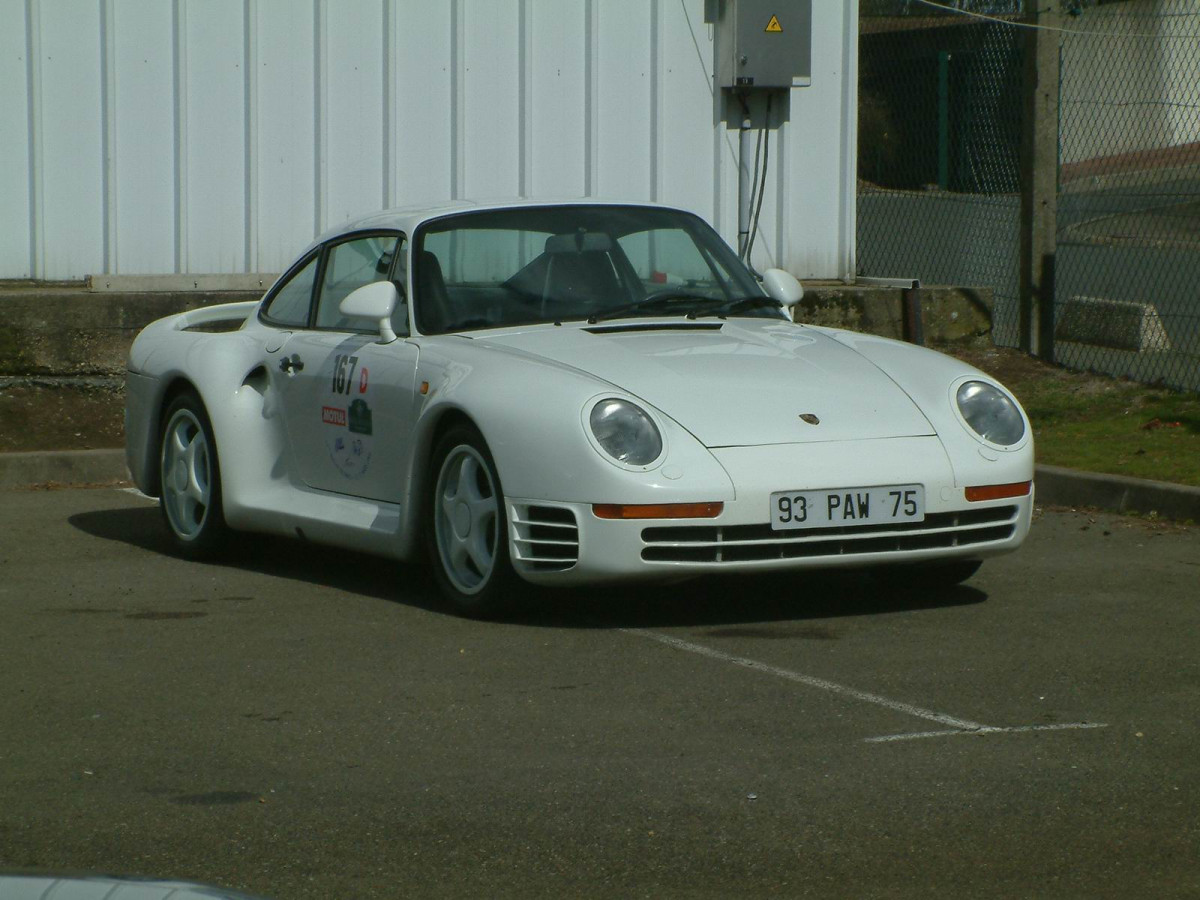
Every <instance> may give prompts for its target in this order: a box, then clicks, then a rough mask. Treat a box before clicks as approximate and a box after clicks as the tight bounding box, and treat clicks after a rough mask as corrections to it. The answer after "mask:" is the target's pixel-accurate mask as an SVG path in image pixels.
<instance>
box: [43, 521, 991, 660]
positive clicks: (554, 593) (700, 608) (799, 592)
mask: <svg viewBox="0 0 1200 900" xmlns="http://www.w3.org/2000/svg"><path fill="white" fill-rule="evenodd" d="M67 521H68V522H69V523H70V524H71V525H72V526H73V527H75V528H77V529H79V530H80V531H82V532H84V533H85V534H89V535H91V536H93V537H97V538H101V539H104V540H111V541H118V542H120V543H124V544H128V545H130V546H133V547H137V548H138V549H141V550H145V551H147V552H149V553H153V554H156V555H161V556H166V557H170V558H172V559H177V560H178V559H180V557H179V556H178V555H177V554H176V553H175V552H174V547H173V545H172V543H171V540H170V538H169V537H168V535H167V533H166V530H165V528H164V527H163V524H162V520H161V517H160V515H159V512H158V509H157V508H155V507H153V506H145V507H127V508H120V509H107V510H96V511H93V512H86V513H78V514H76V515H73V516H71V517H69V518H68V520H67ZM180 561H181V562H184V563H185V564H187V565H205V566H215V567H219V568H228V569H236V570H240V571H245V572H255V573H258V574H263V575H271V576H275V577H279V578H286V579H290V580H294V581H300V582H305V583H308V584H319V585H322V586H325V587H330V588H334V589H336V590H340V591H345V592H347V593H352V594H358V595H361V596H366V597H373V598H376V599H379V600H386V601H389V602H395V603H403V604H405V605H407V606H412V607H415V608H418V609H422V610H425V611H428V612H432V613H437V614H439V615H451V613H450V612H448V610H447V608H446V607H445V605H444V604H443V603H442V602H441V599H440V598H439V597H438V595H437V589H436V587H435V585H434V582H433V578H432V577H431V576H430V574H429V571H428V569H427V568H426V567H424V566H417V565H405V564H402V563H397V562H395V561H393V560H388V559H383V558H380V557H376V556H370V555H367V554H364V553H353V552H350V551H346V550H341V549H336V548H331V547H324V546H317V545H313V544H306V543H302V542H299V541H296V540H292V539H288V538H282V537H273V536H269V535H258V534H238V535H237V538H236V540H235V541H234V543H233V546H232V547H231V548H230V549H229V551H228V552H227V553H226V554H225V555H223V556H221V557H220V558H219V559H215V560H213V561H205V562H191V561H186V560H180ZM516 591H517V592H518V601H519V602H518V603H517V604H516V605H515V608H514V609H513V610H512V611H511V612H509V613H508V614H507V615H505V616H504V617H503V619H502V621H503V622H504V623H506V624H507V625H509V626H518V627H531V628H580V629H604V628H670V627H685V626H692V627H697V626H700V627H704V626H707V627H727V628H732V627H735V626H747V625H750V624H763V623H771V622H799V623H805V622H807V623H812V622H813V621H814V620H820V619H834V618H844V617H849V616H869V615H880V614H883V613H896V612H911V611H916V610H931V609H942V608H947V607H956V606H967V605H972V604H976V603H982V602H983V601H985V600H986V599H987V594H986V593H984V592H983V591H981V590H978V589H977V588H975V587H972V586H971V585H969V584H967V585H959V586H957V587H952V588H943V589H930V588H920V589H917V588H913V587H910V586H907V585H905V584H902V583H887V582H885V581H883V580H881V579H878V578H875V577H873V576H871V575H870V574H869V573H867V572H865V571H857V570H847V571H808V572H790V573H786V574H764V575H730V574H717V575H714V576H711V577H701V578H692V579H689V580H686V581H677V582H671V583H662V582H658V583H648V584H642V583H638V584H618V585H610V586H606V587H596V588H587V589H578V588H577V589H554V590H550V589H539V588H535V587H533V586H528V585H523V584H518V586H517V588H516ZM740 630H742V631H745V629H744V628H743V629H740ZM818 631H819V629H817V630H816V631H813V633H812V634H809V635H801V636H808V637H813V638H819V637H820V634H818V633H817V632H818ZM747 633H748V632H747ZM730 636H735V635H734V634H733V633H731V635H730ZM759 636H766V635H765V634H764V635H759Z"/></svg>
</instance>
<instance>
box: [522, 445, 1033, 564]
mask: <svg viewBox="0 0 1200 900" xmlns="http://www.w3.org/2000/svg"><path fill="white" fill-rule="evenodd" d="M713 455H714V456H715V457H716V458H717V459H718V460H719V461H720V462H721V464H722V465H723V466H724V467H725V469H726V471H727V472H728V473H729V475H730V478H731V479H732V481H733V484H734V487H735V498H734V499H733V500H732V501H727V502H726V503H725V506H724V509H723V510H722V512H721V514H720V515H719V516H717V517H716V518H712V519H666V520H664V519H655V520H645V519H643V520H614V519H600V518H597V517H596V516H595V515H594V514H593V512H592V503H591V502H550V501H546V500H526V499H519V498H508V499H507V508H508V518H509V533H510V539H511V540H510V548H511V556H512V561H513V565H514V567H515V568H516V570H517V572H518V573H519V574H520V575H521V576H522V577H523V578H525V579H527V580H528V581H532V582H535V583H539V584H558V585H579V584H595V583H603V582H609V581H621V580H636V579H645V580H653V579H671V578H680V577H689V576H693V575H699V574H704V573H712V572H769V571H780V570H790V569H817V568H849V567H865V566H872V565H881V564H885V563H897V562H923V561H925V562H929V561H937V560H949V559H983V558H986V557H989V556H997V555H1000V554H1004V553H1010V552H1012V551H1014V550H1016V549H1017V548H1018V547H1019V546H1020V545H1021V543H1022V542H1023V541H1024V540H1025V537H1026V535H1027V534H1028V533H1029V524H1030V519H1031V516H1032V512H1033V496H1032V492H1031V493H1030V494H1028V495H1025V496H1021V497H1014V498H1005V499H1001V500H993V501H986V502H969V501H967V499H966V497H965V494H964V488H965V486H966V485H967V484H972V485H978V484H985V483H986V484H1005V483H1012V482H1018V481H1029V480H1031V479H1032V477H1033V464H1032V454H1019V455H1018V456H1014V457H1010V458H1004V459H1002V460H999V461H995V462H993V463H991V464H990V465H989V466H987V467H986V468H984V469H983V470H982V471H980V470H979V466H978V464H976V463H975V462H974V460H972V461H970V468H971V469H972V471H970V472H969V474H968V475H967V480H963V479H961V478H960V479H959V480H958V481H956V478H955V469H954V467H952V466H951V465H950V462H949V460H948V459H947V457H946V454H945V451H944V450H943V449H942V446H941V443H940V442H939V441H938V440H937V439H936V438H901V439H895V440H887V441H873V442H863V443H853V444H850V443H838V444H833V443H830V444H817V445H776V446H767V447H739V448H724V449H717V450H714V451H713ZM959 468H960V469H963V468H964V467H963V466H960V467H959ZM980 478H984V479H986V480H984V481H980V480H979V479H980ZM907 483H920V484H923V485H924V486H925V519H924V521H922V522H916V523H902V524H890V525H888V524H883V525H853V524H852V525H847V526H843V527H838V528H814V529H801V530H793V531H774V530H772V529H771V526H770V524H769V515H770V510H769V497H770V494H771V493H772V492H773V491H779V490H817V489H824V488H840V487H846V488H852V487H856V486H857V487H861V486H866V485H881V484H907ZM694 499H695V500H696V501H697V502H701V501H704V500H708V499H711V498H706V497H699V496H698V497H696V498H694ZM595 502H603V499H602V498H597V499H596V501H595Z"/></svg>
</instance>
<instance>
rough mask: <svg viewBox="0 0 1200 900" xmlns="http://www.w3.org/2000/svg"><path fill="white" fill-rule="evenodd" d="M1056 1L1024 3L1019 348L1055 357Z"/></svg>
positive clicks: (1030, 1) (1057, 86)
mask: <svg viewBox="0 0 1200 900" xmlns="http://www.w3.org/2000/svg"><path fill="white" fill-rule="evenodd" d="M1057 5H1058V4H1057V0H1049V2H1048V3H1047V0H1026V18H1025V20H1026V22H1028V23H1029V24H1031V25H1033V26H1034V27H1033V28H1028V29H1026V30H1027V32H1028V34H1027V35H1026V41H1025V78H1024V94H1025V96H1024V101H1025V102H1024V115H1023V117H1022V122H1021V176H1020V178H1021V218H1020V228H1021V250H1020V276H1019V296H1020V342H1021V349H1022V350H1025V351H1026V352H1027V353H1036V354H1037V355H1038V356H1040V357H1042V358H1043V359H1046V360H1050V361H1053V358H1054V265H1055V257H1056V252H1057V237H1056V230H1057V219H1058V91H1059V39H1060V38H1059V32H1058V31H1057V28H1058V27H1059V25H1060V23H1061V21H1062V20H1061V17H1060V15H1059V13H1058V10H1057Z"/></svg>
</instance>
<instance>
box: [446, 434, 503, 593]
mask: <svg viewBox="0 0 1200 900" xmlns="http://www.w3.org/2000/svg"><path fill="white" fill-rule="evenodd" d="M431 476H432V477H431V482H432V484H433V490H432V492H431V494H430V496H429V502H428V519H429V520H430V521H429V528H428V529H427V534H428V535H429V557H430V562H431V563H432V565H433V573H434V578H435V580H436V581H437V585H438V589H439V590H440V591H441V593H442V596H444V597H445V598H446V599H447V600H449V601H450V603H451V605H452V606H453V607H454V608H455V609H456V610H457V611H458V612H460V613H462V614H464V615H468V616H492V615H495V614H497V613H499V612H501V611H503V610H504V609H505V608H507V607H508V606H509V605H510V604H511V589H512V582H513V573H512V565H511V563H510V562H509V555H508V529H507V526H506V523H505V516H504V494H503V492H502V491H501V489H500V476H499V475H498V474H497V472H496V466H495V463H494V462H492V455H491V453H489V452H488V449H487V445H486V444H485V443H484V440H483V436H482V435H481V434H480V433H479V432H478V431H477V430H476V429H475V428H473V427H471V426H469V425H466V424H462V425H455V426H454V427H452V428H451V429H450V430H449V431H447V432H446V433H445V434H444V435H443V436H442V438H441V439H440V440H439V441H438V443H437V446H436V447H435V449H434V453H433V465H432V471H431Z"/></svg>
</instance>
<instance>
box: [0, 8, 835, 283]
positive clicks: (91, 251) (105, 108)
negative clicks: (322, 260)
mask: <svg viewBox="0 0 1200 900" xmlns="http://www.w3.org/2000/svg"><path fill="white" fill-rule="evenodd" d="M703 13H704V0H0V122H2V123H3V128H0V279H2V278H37V279H62V278H79V277H83V276H86V275H92V274H100V273H121V274H156V273H228V272H277V271H280V270H281V269H283V268H284V267H285V265H286V263H287V262H288V261H289V260H290V259H291V258H292V257H293V255H294V254H295V253H296V252H297V251H298V250H299V248H300V247H301V246H302V245H303V244H305V243H306V242H308V241H309V240H311V239H312V238H313V237H314V236H315V234H317V233H318V232H320V231H323V230H325V229H326V228H327V227H329V226H331V225H333V224H335V223H337V222H340V221H344V220H346V219H347V218H349V217H352V216H355V215H358V214H361V213H364V212H369V211H372V210H375V209H379V208H381V207H386V206H393V205H398V204H409V203H423V202H426V201H434V200H440V199H446V198H460V197H467V198H487V197H503V196H517V195H520V196H531V197H548V196H553V197H558V196H567V197H574V196H596V197H614V198H627V199H643V200H656V201H662V202H667V203H672V204H677V205H681V206H685V207H688V208H691V209H694V210H696V211H697V212H699V213H700V214H702V215H703V216H705V217H706V218H708V219H709V220H710V221H713V222H714V224H716V225H717V227H718V228H719V229H720V230H721V231H722V233H723V234H724V235H725V236H726V238H727V239H730V240H733V239H734V238H735V236H736V230H737V224H736V219H737V211H736V192H737V168H736V166H737V162H736V149H737V134H736V132H729V131H728V130H727V128H726V127H725V124H724V123H723V122H722V121H721V120H722V118H723V117H724V116H723V114H724V98H723V96H722V94H721V93H720V92H717V93H716V94H715V95H714V92H713V90H712V78H711V71H712V63H713V52H712V48H713V45H712V37H713V35H712V29H711V26H708V25H706V24H704V22H703ZM780 14H781V16H783V18H784V19H786V14H785V10H784V8H783V7H781V9H780ZM857 21H858V2H857V0H847V2H845V3H830V2H824V0H818V2H814V3H813V37H812V86H811V87H806V88H796V89H793V90H792V91H791V97H790V110H791V115H790V122H789V123H788V124H786V125H784V126H783V127H782V128H781V129H780V131H779V132H777V133H776V134H775V135H774V137H773V142H772V146H771V155H770V165H769V171H768V179H767V192H766V196H765V202H764V204H763V208H762V217H761V233H760V238H759V241H758V243H757V244H756V248H755V249H756V255H755V262H756V264H758V265H759V266H767V265H783V266H785V267H787V268H789V269H790V270H791V271H793V272H794V273H795V274H797V275H798V276H801V277H822V278H844V277H848V276H851V275H852V274H853V272H854V234H855V228H854V175H855V150H854V143H855V116H854V114H853V110H854V108H855V104H856V92H857ZM847 111H849V114H847ZM818 136H819V137H818Z"/></svg>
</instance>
